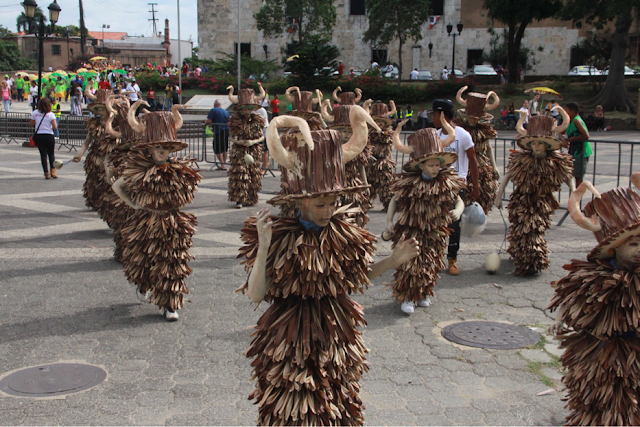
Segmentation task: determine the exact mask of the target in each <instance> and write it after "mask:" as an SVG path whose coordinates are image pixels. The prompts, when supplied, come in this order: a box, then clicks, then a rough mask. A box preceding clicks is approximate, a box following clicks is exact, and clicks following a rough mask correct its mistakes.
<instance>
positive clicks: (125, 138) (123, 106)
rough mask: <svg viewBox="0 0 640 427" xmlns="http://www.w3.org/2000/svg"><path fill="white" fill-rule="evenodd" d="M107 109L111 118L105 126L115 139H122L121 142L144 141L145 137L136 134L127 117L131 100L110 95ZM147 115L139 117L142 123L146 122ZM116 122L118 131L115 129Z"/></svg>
mask: <svg viewBox="0 0 640 427" xmlns="http://www.w3.org/2000/svg"><path fill="white" fill-rule="evenodd" d="M105 108H106V109H107V111H108V112H109V118H108V119H107V123H106V125H105V130H106V131H107V133H108V134H109V135H111V136H112V137H114V138H120V140H121V142H123V143H127V142H136V141H137V142H140V141H143V140H144V135H142V134H139V133H136V132H135V131H134V130H133V129H132V128H131V125H129V121H128V120H127V116H128V113H129V98H128V97H127V96H124V95H121V94H119V95H109V97H108V98H107V100H106V102H105ZM145 116H146V115H142V116H140V117H138V120H140V121H146V118H145ZM114 121H115V122H116V124H117V126H118V130H115V129H113V123H114Z"/></svg>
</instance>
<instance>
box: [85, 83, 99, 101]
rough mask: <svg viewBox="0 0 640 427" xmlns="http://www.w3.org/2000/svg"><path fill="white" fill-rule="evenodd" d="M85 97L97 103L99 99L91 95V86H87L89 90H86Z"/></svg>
mask: <svg viewBox="0 0 640 427" xmlns="http://www.w3.org/2000/svg"><path fill="white" fill-rule="evenodd" d="M84 96H85V98H88V99H90V100H92V101H95V100H96V99H98V97H97V96H95V95H94V94H92V93H91V90H90V89H89V86H88V85H87V88H86V89H85V90H84Z"/></svg>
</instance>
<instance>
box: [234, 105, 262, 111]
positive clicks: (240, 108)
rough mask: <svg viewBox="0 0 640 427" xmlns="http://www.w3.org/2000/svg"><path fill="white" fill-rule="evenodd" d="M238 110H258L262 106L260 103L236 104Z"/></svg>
mask: <svg viewBox="0 0 640 427" xmlns="http://www.w3.org/2000/svg"><path fill="white" fill-rule="evenodd" d="M234 108H235V109H236V110H257V109H259V108H260V105H259V104H234Z"/></svg>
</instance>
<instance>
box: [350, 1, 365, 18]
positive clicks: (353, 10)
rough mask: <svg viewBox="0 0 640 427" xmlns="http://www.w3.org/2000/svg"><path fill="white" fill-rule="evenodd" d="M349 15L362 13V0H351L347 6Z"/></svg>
mask: <svg viewBox="0 0 640 427" xmlns="http://www.w3.org/2000/svg"><path fill="white" fill-rule="evenodd" d="M349 14H350V15H364V14H365V10H364V0H351V4H350V7H349Z"/></svg>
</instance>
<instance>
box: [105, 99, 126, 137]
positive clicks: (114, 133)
mask: <svg viewBox="0 0 640 427" xmlns="http://www.w3.org/2000/svg"><path fill="white" fill-rule="evenodd" d="M108 102H109V100H107V103H108ZM115 117H116V113H115V112H114V111H113V110H112V111H111V112H110V113H109V118H108V119H107V123H106V124H105V125H104V130H105V131H106V132H107V133H108V134H109V135H111V136H113V137H114V138H122V133H120V132H118V131H116V130H114V129H113V119H114V118H115Z"/></svg>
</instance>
